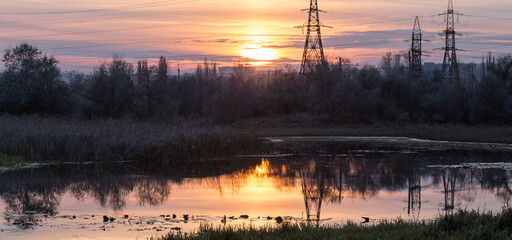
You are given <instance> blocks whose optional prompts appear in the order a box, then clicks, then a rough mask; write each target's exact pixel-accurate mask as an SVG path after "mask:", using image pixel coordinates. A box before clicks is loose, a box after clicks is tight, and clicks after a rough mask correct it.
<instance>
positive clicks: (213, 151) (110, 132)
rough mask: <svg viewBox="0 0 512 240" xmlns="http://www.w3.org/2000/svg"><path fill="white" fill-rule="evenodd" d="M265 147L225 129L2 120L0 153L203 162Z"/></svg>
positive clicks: (72, 159)
mask: <svg viewBox="0 0 512 240" xmlns="http://www.w3.org/2000/svg"><path fill="white" fill-rule="evenodd" d="M266 146H267V144H265V143H264V142H263V140H261V139H259V138H257V137H256V136H253V135H251V134H248V133H238V132H237V131H235V130H233V129H230V128H227V127H209V126H204V127H203V126H191V125H190V126H189V125H186V124H181V125H172V124H166V123H154V122H137V121H132V120H94V121H85V120H65V119H58V118H51V117H37V116H19V117H18V116H0V153H3V154H6V155H11V156H18V157H22V158H25V159H28V160H31V161H52V162H89V161H145V162H155V163H165V162H169V161H201V160H208V159H212V158H222V157H231V156H234V155H236V154H247V153H257V152H259V151H262V150H263V149H264V148H265V147H266Z"/></svg>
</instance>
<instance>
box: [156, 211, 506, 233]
mask: <svg viewBox="0 0 512 240" xmlns="http://www.w3.org/2000/svg"><path fill="white" fill-rule="evenodd" d="M511 234H512V210H511V209H508V210H504V211H503V212H501V213H499V214H491V213H478V212H476V211H460V212H458V213H455V214H453V215H448V216H443V217H440V218H438V219H436V220H433V221H422V222H408V221H403V220H395V221H389V222H383V223H380V224H377V225H374V226H371V225H361V224H355V223H350V224H347V225H345V226H341V227H314V226H307V225H300V224H283V225H280V226H279V227H276V228H272V227H263V228H251V227H227V228H212V227H202V229H201V230H200V231H199V232H198V233H194V234H172V233H171V234H169V235H167V236H165V237H162V238H161V240H171V239H172V240H184V239H191V240H192V239H202V240H205V239H226V240H227V239H232V240H236V239H244V240H249V239H311V240H314V239H512V235H511Z"/></svg>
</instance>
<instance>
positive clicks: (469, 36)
mask: <svg viewBox="0 0 512 240" xmlns="http://www.w3.org/2000/svg"><path fill="white" fill-rule="evenodd" d="M308 4H309V1H308V0H302V1H297V0H278V1H275V0H274V1H270V0H260V1H245V0H244V1H242V0H216V1H214V0H167V1H163V0H149V1H144V0H133V1H120V0H112V1H100V0H89V1H78V0H22V1H2V2H1V3H0V7H1V9H2V10H1V11H0V29H1V34H0V49H7V48H12V47H14V46H16V45H17V44H19V43H20V42H28V43H30V44H33V45H36V46H38V47H39V48H40V49H41V50H42V51H43V52H47V53H49V54H54V55H55V56H56V57H57V58H58V59H59V60H60V61H61V62H60V64H59V66H60V67H61V68H62V69H63V70H73V69H75V70H76V69H78V70H81V71H86V72H90V71H92V69H93V68H94V66H97V65H99V63H100V62H102V61H103V60H104V59H106V58H109V57H112V55H113V54H117V53H119V54H122V55H123V56H124V57H125V58H126V59H127V60H128V61H130V62H136V61H137V60H138V59H145V58H147V59H149V62H150V63H155V62H156V61H157V59H158V57H159V56H160V55H164V56H165V57H167V59H168V60H170V68H171V70H173V71H174V70H175V69H176V67H177V63H178V62H179V63H180V65H181V66H183V68H185V69H192V68H194V67H195V66H196V64H197V63H198V62H199V61H202V59H204V57H208V58H209V59H213V60H215V61H216V62H218V63H219V65H220V66H231V65H233V63H234V62H237V61H241V62H247V63H251V64H253V65H255V66H270V67H272V68H273V67H274V66H280V65H282V64H293V65H297V64H298V63H300V60H301V57H302V48H303V44H304V37H305V36H304V35H303V34H302V31H301V30H300V29H296V28H294V26H297V25H301V24H303V23H304V22H305V21H306V20H307V19H306V18H307V14H306V13H305V12H301V10H302V9H305V8H307V7H308ZM319 7H320V8H321V9H323V10H325V11H327V12H328V13H327V14H325V13H323V14H322V15H321V17H320V18H321V20H322V22H323V23H324V24H325V25H329V26H332V27H333V28H332V29H330V28H324V29H323V30H322V31H323V38H324V47H325V51H326V55H327V57H328V58H329V59H330V60H333V59H335V58H336V57H338V56H342V57H347V58H350V59H351V60H353V61H355V62H360V63H371V64H377V63H378V61H379V60H380V57H381V56H382V55H384V54H385V53H386V52H393V53H399V52H400V51H401V50H407V49H408V48H409V47H410V42H408V41H407V39H409V38H410V35H411V28H412V25H413V21H414V16H416V15H418V16H421V18H420V19H421V26H422V30H423V36H424V38H425V39H426V40H430V41H429V42H425V43H424V50H427V51H430V52H432V53H431V56H430V57H428V58H424V61H434V62H440V61H442V54H443V51H441V50H436V49H440V48H441V47H443V39H441V38H440V37H439V36H438V33H439V32H440V31H442V30H443V29H444V28H445V25H444V23H443V17H442V16H438V15H437V14H438V13H442V12H444V11H446V7H447V1H446V0H434V1H418V0H409V1H406V0H360V1H357V2H354V1H348V0H336V1H334V0H320V1H319ZM454 8H455V11H459V12H460V13H462V14H465V15H464V16H461V17H460V18H459V24H458V25H457V26H456V30H457V31H460V32H461V33H462V34H463V36H461V37H459V39H458V46H457V47H458V48H460V49H463V50H466V51H459V52H458V56H459V58H460V61H461V62H471V61H476V62H479V61H480V58H481V56H482V55H484V54H485V53H486V52H488V51H493V52H495V53H497V54H500V53H507V52H510V51H511V49H512V33H511V32H512V31H511V30H512V27H510V26H509V25H510V22H511V21H512V18H511V17H510V16H509V12H510V9H512V2H511V1H505V0H489V1H477V0H464V1H462V0H456V1H454Z"/></svg>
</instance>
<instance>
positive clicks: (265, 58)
mask: <svg viewBox="0 0 512 240" xmlns="http://www.w3.org/2000/svg"><path fill="white" fill-rule="evenodd" d="M240 54H241V55H242V57H244V58H249V59H251V60H254V62H250V64H252V65H254V66H262V65H265V64H268V63H269V61H271V60H275V59H277V56H278V53H277V51H276V50H275V49H272V48H267V47H266V46H265V45H259V44H246V45H244V47H243V49H242V50H241V51H240Z"/></svg>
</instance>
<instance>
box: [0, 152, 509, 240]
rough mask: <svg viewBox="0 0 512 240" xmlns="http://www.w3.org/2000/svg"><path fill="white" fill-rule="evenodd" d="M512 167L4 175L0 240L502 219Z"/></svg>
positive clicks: (145, 167)
mask: <svg viewBox="0 0 512 240" xmlns="http://www.w3.org/2000/svg"><path fill="white" fill-rule="evenodd" d="M511 162H512V161H511V155H510V154H507V153H490V152H471V151H431V152H429V151H421V152H413V151H369V150H348V149H344V150H340V149H333V148H325V149H316V150H315V151H309V150H303V151H300V152H295V154H290V155H280V156H279V155H278V156H265V157H254V156H252V157H240V158H236V159H233V160H218V161H203V162H195V163H179V164H171V165H168V166H152V165H151V164H134V163H122V164H87V165H76V164H63V165H54V166H48V167H43V168H38V169H25V170H17V171H9V172H4V173H1V174H0V209H1V210H0V211H1V220H0V221H1V225H0V239H33V238H37V239H85V238H87V239H90V238H93V239H105V238H108V239H116V238H119V239H126V238H132V239H133V238H139V239H146V238H147V237H149V236H155V235H162V234H166V233H168V232H170V231H182V232H183V231H184V232H190V231H193V230H196V229H197V228H198V227H199V225H200V224H214V225H222V224H235V225H238V224H240V225H241V224H245V225H248V224H252V225H254V226H261V225H267V224H278V223H276V219H275V218H276V217H278V216H279V217H281V218H283V220H284V221H291V222H310V223H311V224H343V223H346V222H347V221H353V222H362V221H364V220H363V218H362V217H368V218H370V220H369V222H370V224H371V223H376V222H379V221H382V220H383V219H395V218H397V217H400V218H402V219H411V220H418V219H433V218H435V217H437V216H439V215H442V214H451V213H453V212H454V211H456V210H457V209H461V208H462V209H478V210H481V211H484V210H485V211H487V210H492V211H499V210H500V209H501V208H502V207H503V206H504V205H506V204H508V202H509V201H510V198H511V196H512V189H511V188H510V185H511V183H512V180H511V176H512V175H511V171H512V164H511ZM173 215H175V217H173ZM185 215H188V218H187V217H186V216H185ZM242 215H247V216H242ZM103 216H107V217H108V218H109V220H108V222H104V221H103ZM224 216H225V217H226V220H225V221H224ZM110 218H112V221H111V220H110Z"/></svg>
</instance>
